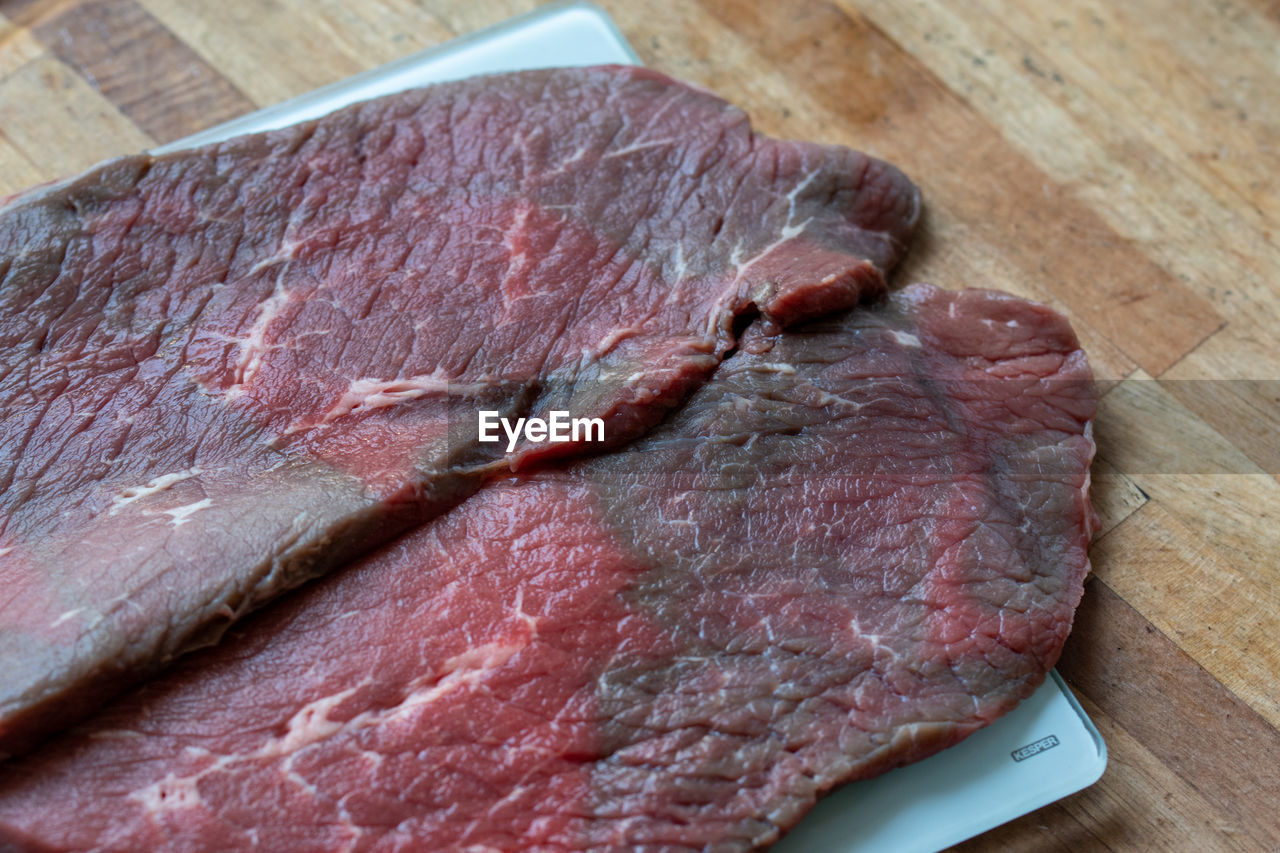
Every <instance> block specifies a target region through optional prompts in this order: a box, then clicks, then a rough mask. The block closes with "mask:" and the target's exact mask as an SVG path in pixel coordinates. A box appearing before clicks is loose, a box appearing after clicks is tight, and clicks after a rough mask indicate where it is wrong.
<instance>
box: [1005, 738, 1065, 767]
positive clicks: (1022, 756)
mask: <svg viewBox="0 0 1280 853" xmlns="http://www.w3.org/2000/svg"><path fill="white" fill-rule="evenodd" d="M1059 743H1061V741H1059V740H1058V736H1057V735H1049V736H1048V737H1042V738H1040V740H1038V741H1036V742H1035V743H1029V744H1027V745H1026V746H1024V747H1020V748H1019V749H1015V750H1014V751H1013V752H1011V753H1009V754H1010V755H1012V756H1013V760H1014V761H1026V760H1027V759H1028V758H1030V757H1031V756H1033V755H1039V754H1040V753H1042V752H1044V751H1045V750H1047V749H1053V748H1054V747H1055V746H1057V745H1058V744H1059Z"/></svg>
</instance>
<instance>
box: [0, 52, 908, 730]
mask: <svg viewBox="0 0 1280 853" xmlns="http://www.w3.org/2000/svg"><path fill="white" fill-rule="evenodd" d="M917 211H918V197H917V193H916V190H915V188H914V187H913V186H912V185H911V184H910V182H908V181H907V180H906V179H905V178H904V177H903V176H902V175H901V174H900V173H899V172H898V171H896V170H895V169H893V168H892V167H890V166H887V165H885V164H884V163H880V162H878V161H875V160H872V159H870V158H868V157H866V156H864V155H861V154H857V153H855V152H852V151H849V150H846V149H843V148H837V147H823V146H817V145H809V144H802V143H793V142H779V141H776V140H773V139H769V138H766V137H762V136H759V135H756V134H754V133H753V132H752V131H751V129H750V126H749V123H748V121H747V118H746V116H745V115H744V114H743V113H742V112H740V111H739V110H737V109H736V108H734V107H732V106H730V105H729V104H726V103H725V102H723V101H721V100H719V99H717V98H715V97H713V96H711V95H709V94H707V93H705V92H702V91H698V90H694V89H691V88H689V87H687V86H685V85H682V84H680V83H677V82H675V81H672V80H670V79H669V78H666V77H664V76H662V75H660V74H657V73H655V72H651V71H646V70H642V69H635V68H599V69H576V70H557V71H538V72H523V73H518V74H512V75H505V76H496V77H489V78H480V79H474V80H469V81H464V82H459V83H450V84H445V85H440V86H436V87H432V88H429V89H425V90H422V91H418V92H414V93H409V94H405V95H398V96H393V97H389V98H386V99H382V100H378V101H373V102H369V103H366V104H363V105H357V106H354V107H351V108H348V109H346V110H343V111H341V112H338V113H336V114H334V115H332V116H330V117H327V118H324V119H321V120H319V121H316V122H312V123H308V124H304V125H300V126H297V127H292V128H287V129H284V130H280V131H275V132H272V133H268V134H265V135H260V136H252V137H245V138H241V139H237V140H233V141H230V142H227V143H224V144H219V145H214V146H210V147H206V148H201V149H197V150H193V151H188V152H182V153H177V154H172V155H167V156H164V157H160V158H154V159H153V158H150V157H146V156H138V157H130V158H125V159H122V160H117V161H114V162H111V163H107V164H105V165H102V166H100V167H98V168H96V169H94V170H93V171H92V172H90V173H88V174H86V175H83V176H81V177H79V178H76V179H74V180H71V181H69V182H65V183H62V184H59V185H57V186H53V187H48V188H43V189H36V190H32V191H29V192H27V193H25V194H23V195H21V196H19V197H17V198H15V199H11V200H10V201H9V202H8V203H7V204H4V205H3V206H0V418H2V419H3V426H2V427H0V589H2V590H3V592H2V593H0V672H2V673H3V674H4V676H3V678H0V755H3V753H5V752H16V751H21V750H24V749H26V748H29V746H30V745H31V743H32V742H33V740H34V739H35V738H36V737H37V736H38V735H40V734H41V733H42V732H44V731H48V730H50V729H53V728H56V727H58V726H59V725H63V724H65V723H66V722H67V721H69V720H72V719H75V718H76V717H78V716H80V715H82V714H83V713H85V712H87V711H88V710H91V709H93V708H95V707H97V706H99V705H100V701H101V698H102V696H103V695H104V694H106V693H108V692H111V691H113V690H115V689H117V688H118V686H119V685H120V684H121V683H122V682H125V681H127V680H128V679H130V678H134V677H137V676H138V675H141V674H144V673H146V672H148V671H151V670H154V669H155V668H157V667H158V666H159V665H161V664H163V663H164V662H166V661H167V660H169V659H170V658H172V657H173V656H174V655H176V654H179V653H180V652H182V651H184V650H185V649H188V648H190V647H193V646H195V645H199V644H203V643H207V642H210V641H212V640H213V639H215V638H216V637H217V636H218V635H219V634H220V633H221V631H222V630H223V629H225V627H226V626H227V625H228V624H229V623H230V622H231V621H233V620H234V619H236V618H238V617H239V616H240V615H241V614H243V613H244V612H246V611H247V610H249V609H251V608H253V607H255V606H256V605H258V604H260V603H261V602H263V601H265V600H266V599H268V598H270V597H272V596H274V595H276V594H277V593H278V592H280V591H282V590H284V589H287V588H289V587H292V586H295V585H297V584H298V583H300V582H301V581H303V580H305V579H307V578H308V577H311V576H314V575H317V574H320V573H322V572H324V571H326V570H328V569H329V568H331V567H333V566H336V565H339V564H342V563H344V562H346V561H348V560H349V559H351V558H352V557H353V556H354V555H356V554H358V553H361V552H363V551H366V550H368V549H370V548H371V547H373V546H375V545H377V544H380V543H382V542H385V541H387V540H389V539H390V538H392V537H393V536H395V535H396V534H398V533H399V532H402V531H403V530H405V529H407V528H408V527H410V526H411V525H414V524H416V523H419V522H421V521H422V520H424V519H426V518H430V517H432V516H434V515H435V514H438V513H439V512H440V511H442V510H443V509H445V508H447V507H449V506H452V505H454V504H456V503H457V502H458V501H459V500H460V499H462V498H463V497H465V496H466V495H467V494H469V493H470V492H472V491H474V490H475V489H476V488H477V487H478V485H479V483H480V481H481V480H482V479H483V477H484V476H485V475H486V473H487V472H491V471H492V470H494V469H495V468H498V467H502V468H504V469H505V466H506V465H507V464H511V465H513V466H517V465H527V464H529V463H530V461H531V460H532V459H533V458H534V457H536V456H539V455H544V454H545V453H547V452H549V451H550V450H552V449H554V450H555V451H556V452H560V453H563V452H566V449H567V447H568V446H567V445H545V444H543V445H536V446H535V445H527V446H525V447H523V448H521V449H518V450H517V451H516V453H515V455H514V457H513V458H512V459H503V458H502V455H503V454H502V449H501V445H500V444H481V443H478V442H477V440H476V439H477V432H476V410H477V409H478V408H484V409H492V410H494V411H498V412H501V413H502V414H504V415H514V414H529V413H535V414H536V413H544V414H545V413H547V412H549V411H551V410H564V411H568V412H570V413H571V414H572V415H573V416H575V417H599V418H601V419H603V421H604V422H605V424H606V428H605V434H606V437H607V438H608V439H609V440H610V441H611V442H613V443H618V442H621V441H623V440H625V439H627V438H629V437H633V436H635V435H636V434H639V433H641V432H643V431H644V429H646V428H647V427H648V426H650V425H652V424H653V423H654V422H655V421H657V420H658V419H659V418H660V417H661V415H662V412H663V411H664V410H666V409H667V408H669V407H670V406H671V405H672V404H673V403H674V402H676V401H677V400H679V399H681V398H682V397H683V396H685V395H686V394H687V393H688V392H689V390H691V389H692V388H694V387H696V386H697V385H698V384H699V383H701V382H702V381H704V380H705V378H706V376H707V375H708V374H709V373H710V372H711V371H712V370H713V369H714V367H715V365H716V364H717V363H718V361H719V360H720V358H721V357H722V356H723V354H724V353H725V352H726V351H727V350H728V349H729V348H730V347H731V346H732V344H733V327H734V318H735V317H736V316H738V315H741V314H743V312H746V311H748V310H749V309H751V308H752V307H754V308H756V309H758V310H759V311H760V312H761V313H762V314H763V315H764V317H765V318H767V320H768V321H771V322H773V323H776V324H778V325H783V326H785V325H787V324H789V323H792V322H794V321H797V320H802V319H806V318H808V317H811V316H815V315H818V314H821V313H824V312H827V311H831V310H834V309H840V308H844V307H847V306H849V305H851V304H853V303H854V302H856V301H857V300H858V299H859V298H861V297H862V296H864V295H866V294H868V293H875V292H877V291H879V290H881V289H882V288H883V287H884V283H883V279H882V271H884V270H886V269H888V268H889V267H890V266H892V265H893V263H894V262H895V261H896V259H897V258H898V256H899V254H900V253H901V251H902V249H903V247H904V243H905V241H906V239H907V238H908V236H909V234H910V232H911V229H912V227H913V225H914V223H915V220H916V217H917ZM580 444H581V442H580ZM579 449H581V448H579Z"/></svg>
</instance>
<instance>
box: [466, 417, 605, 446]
mask: <svg viewBox="0 0 1280 853" xmlns="http://www.w3.org/2000/svg"><path fill="white" fill-rule="evenodd" d="M479 416H480V417H479V424H478V425H477V430H476V432H477V435H478V436H479V438H480V440H481V441H501V440H502V436H501V435H499V434H498V428H499V427H501V428H502V432H504V433H506V436H507V452H508V453H510V452H511V451H513V450H515V449H516V445H518V444H519V443H520V439H521V438H523V439H524V440H525V441H530V442H533V443H534V444H541V443H542V442H544V441H551V442H560V441H604V421H603V420H602V419H601V418H571V417H569V413H568V412H558V411H554V410H553V411H552V412H551V414H550V417H548V418H547V419H546V420H543V419H542V418H517V419H516V422H515V423H514V424H512V423H511V420H510V419H509V418H501V417H498V413H497V412H493V411H485V410H481V411H480V412H479Z"/></svg>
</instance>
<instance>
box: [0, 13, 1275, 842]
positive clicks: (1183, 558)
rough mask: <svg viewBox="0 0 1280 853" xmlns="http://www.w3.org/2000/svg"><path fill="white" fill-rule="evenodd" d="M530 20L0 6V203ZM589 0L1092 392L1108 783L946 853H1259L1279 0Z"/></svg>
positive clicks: (1269, 603) (1084, 643)
mask: <svg viewBox="0 0 1280 853" xmlns="http://www.w3.org/2000/svg"><path fill="white" fill-rule="evenodd" d="M534 5H536V3H535V2H532V0H483V2H465V0H458V2H447V0H232V1H231V2H216V3H215V2H207V0H43V2H42V1H41V0H0V195H3V194H5V193H8V192H11V191H15V190H18V189H21V188H23V187H25V186H27V185H29V184H32V183H35V182H37V181H43V180H47V179H52V178H56V177H59V176H63V175H66V174H68V173H71V172H75V171H77V170H79V169H81V168H83V167H86V166H88V165H90V164H92V163H94V162H96V161H98V160H100V159H102V158H105V157H108V156H112V155H116V154H122V153H126V152H132V151H135V150H139V149H143V148H147V147H150V146H152V145H153V144H155V143H156V142H163V141H166V140H171V139H175V138H178V137H181V136H184V135H186V134H188V133H191V132H193V131H195V130H198V129H201V128H203V127H207V126H209V125H211V124H215V123H217V122H220V121H223V120H225V119H228V118H230V117H233V116H235V115H238V114H241V113H244V112H246V111H249V110H252V109H254V108H256V107H259V106H263V105H267V104H272V103H275V102H277V101H280V100H282V99H284V98H288V97H290V96H293V95H296V94H298V93H301V92H304V91H307V90H309V89H312V88H315V87H316V86H319V85H322V84H324V83H328V82H331V81H333V80H337V79H339V78H342V77H345V76H348V75H350V74H352V73H355V72H357V71H361V70H363V69H366V68H370V67H373V66H376V65H379V64H381V63H383V62H386V61H388V60H391V59H394V58H396V57H398V56H401V55H403V54H405V53H408V52H410V51H413V50H416V49H419V48H422V47H426V46H429V45H432V44H436V43H438V42H440V41H443V40H445V39H448V38H450V37H452V36H454V35H457V34H460V33H465V32H469V31H472V30H475V29H477V28H480V27H483V26H486V25H488V24H491V23H494V22H497V21H499V20H502V19H504V18H506V17H509V16H511V15H513V14H516V13H519V12H522V11H525V10H527V9H528V8H530V7H532V6H534ZM604 6H605V7H606V8H607V9H608V11H609V12H610V14H612V15H613V17H614V19H615V20H616V21H617V23H618V24H619V26H620V27H621V29H622V30H623V32H624V33H625V35H626V36H627V38H628V39H629V40H630V42H631V43H632V45H634V47H635V48H636V50H637V51H638V52H639V54H640V56H641V57H642V59H643V60H644V62H645V63H647V64H648V65H651V66H653V67H655V68H659V69H662V70H665V71H667V72H670V73H672V74H675V75H677V76H680V77H683V78H685V79H688V80H691V81H694V82H696V83H699V84H702V85H704V86H707V87H710V88H712V89H714V90H716V91H718V92H720V93H721V94H723V95H724V96H726V97H728V98H729V99H731V100H733V101H735V102H737V103H738V104H740V105H742V106H743V107H745V108H746V109H747V110H748V111H749V112H750V113H751V114H752V116H753V117H754V119H755V121H756V124H757V126H758V127H760V128H761V129H762V130H765V131H767V132H769V133H773V134H778V135H784V136H790V137H799V138H806V139H814V140H820V141H826V142H839V143H847V144H850V145H853V146H856V147H859V148H863V149H866V150H868V151H870V152H872V153H874V154H877V155H879V156H882V157H885V158H888V159H890V160H892V161H894V162H896V163H898V164H899V165H901V166H902V167H903V168H904V169H905V170H906V171H907V172H908V173H909V174H910V175H911V176H912V177H913V178H914V179H915V180H916V181H917V182H918V183H919V184H920V185H921V187H922V188H923V190H924V193H925V197H926V199H927V203H928V211H927V218H926V227H925V228H924V231H923V234H922V235H921V237H920V239H919V240H918V241H917V243H916V246H915V248H914V250H913V253H912V255H911V256H910V258H909V261H908V263H907V265H906V268H905V269H904V270H903V271H902V273H901V274H900V276H899V281H906V280H909V279H922V280H928V281H932V282H934V283H937V284H940V285H943V286H947V287H961V286H989V287H999V288H1004V289H1007V290H1010V291H1013V292H1015V293H1020V294H1024V295H1027V296H1031V297H1034V298H1037V299H1041V300H1045V301H1047V302H1050V303H1052V304H1053V305H1056V306H1058V307H1059V308H1061V309H1062V310H1064V311H1065V312H1066V313H1067V314H1068V315H1070V317H1071V319H1072V321H1073V322H1074V323H1075V325H1076V328H1077V330H1078V331H1079V333H1080V335H1081V337H1082V339H1083V340H1084V342H1085V345H1086V347H1087V349H1088V351H1089V353H1090V356H1091V357H1092V360H1093V364H1094V367H1095V369H1096V371H1097V373H1098V375H1099V376H1100V377H1101V378H1102V379H1103V380H1104V388H1105V389H1106V393H1105V396H1104V398H1103V405H1102V412H1101V415H1100V417H1099V420H1098V424H1097V434H1098V439H1099V454H1100V459H1099V461H1098V463H1097V466H1096V468H1095V483H1096V489H1095V495H1096V502H1097V505H1098V508H1099V511H1100V514H1101V515H1102V518H1103V521H1104V525H1103V531H1102V533H1101V534H1100V536H1099V538H1098V540H1097V542H1096V544H1095V546H1094V549H1093V557H1094V576H1093V578H1092V580H1090V581H1089V584H1088V588H1087V593H1086V598H1085V601H1084V604H1083V605H1082V607H1081V610H1080V613H1079V616H1078V618H1077V627H1076V630H1075V633H1074V634H1073V637H1072V640H1071V641H1070V643H1069V645H1068V648H1067V650H1066V653H1065V654H1064V656H1063V660H1062V663H1061V666H1060V669H1061V671H1062V672H1063V673H1064V674H1065V676H1066V677H1067V679H1068V680H1069V681H1070V682H1071V684H1072V686H1073V687H1074V688H1075V690H1076V691H1077V694H1078V695H1079V696H1080V698H1081V701H1082V702H1083V703H1084V705H1085V707H1086V708H1087V709H1088V711H1089V713H1090V714H1091V715H1092V717H1093V718H1094V720H1095V721H1096V722H1097V724H1098V727H1099V728H1100V729H1101V730H1102V732H1103V735H1104V736H1105V738H1106V740H1107V743H1108V745H1109V747H1110V750H1111V764H1110V766H1109V768H1108V770H1107V772H1106V775H1105V776H1104V777H1103V779H1102V781H1101V782H1099V783H1098V784H1096V785H1094V786H1093V787H1092V788H1089V789H1088V790H1086V791H1084V792H1082V793H1080V794H1077V795H1075V796H1073V797H1069V798H1068V799H1066V800H1064V801H1062V802H1060V803H1058V804H1055V805H1053V806H1050V807H1048V808H1045V809H1042V810H1041V811H1039V812H1036V813H1035V814H1032V815H1028V816H1027V817H1025V818H1023V819H1021V820H1018V821H1015V822H1013V823H1012V824H1009V825H1007V826H1005V827H1002V828H1000V829H998V830H996V831H994V832H992V833H988V834H987V835H986V836H983V837H982V838H979V839H976V840H974V841H972V842H969V843H968V844H966V845H964V849H967V850H1006V849H1014V850H1018V849H1022V850H1035V851H1039V850H1061V851H1080V850H1094V849H1098V850H1102V849H1106V850H1154V849H1161V850H1195V851H1207V850H1272V851H1274V850H1278V849H1280V733H1278V732H1277V726H1280V684H1278V682H1280V642H1278V641H1277V636H1280V558H1278V557H1277V554H1278V553H1280V486H1278V485H1277V482H1276V478H1275V476H1274V475H1275V474H1276V472H1277V471H1280V434H1278V429H1277V428H1278V426H1280V352H1278V351H1277V350H1278V349H1280V348H1278V347H1277V342H1278V341H1280V333H1278V330H1280V230H1278V229H1280V192H1277V190H1278V189H1280V187H1278V184H1277V180H1278V179H1277V176H1280V4H1277V3H1276V2H1275V0H1218V2H1214V3H1203V2H1190V0H1188V2H1185V3H1174V2H1163V3H1162V2H1158V0H1130V2H1126V3H1122V4H1120V3H1109V2H1105V0H1066V2H1059V3H1039V2H1033V0H1025V2H1016V0H971V2H960V0H953V2H945V0H912V2H896V3H891V2H874V0H833V2H807V0H806V1H805V2H760V3H755V2H750V0H698V2H679V0H655V2H651V3H641V2H622V0H611V2H610V1H609V0H607V1H606V2H605V3H604ZM1153 380H1158V381H1153ZM1249 380H1256V381H1249Z"/></svg>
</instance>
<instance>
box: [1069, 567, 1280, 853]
mask: <svg viewBox="0 0 1280 853" xmlns="http://www.w3.org/2000/svg"><path fill="white" fill-rule="evenodd" d="M1058 670H1059V671H1060V672H1061V673H1062V674H1063V676H1064V677H1065V678H1066V679H1067V680H1068V681H1069V682H1070V683H1071V685H1072V687H1074V688H1075V689H1076V690H1078V691H1080V692H1082V693H1084V694H1085V695H1086V696H1088V697H1089V698H1090V699H1091V700H1092V701H1093V702H1094V703H1095V704H1096V705H1097V706H1098V707H1099V708H1100V709H1101V710H1102V711H1103V712H1104V713H1106V714H1107V716H1108V717H1110V718H1111V719H1112V720H1113V721H1114V722H1115V723H1116V724H1117V725H1120V726H1123V727H1124V729H1125V731H1126V732H1128V733H1129V734H1130V735H1131V736H1133V737H1135V738H1137V739H1138V740H1139V741H1140V742H1141V743H1142V745H1143V746H1144V747H1145V748H1146V749H1147V750H1149V751H1150V752H1151V754H1152V755H1153V756H1155V757H1156V758H1158V759H1159V760H1160V761H1161V762H1162V763H1164V764H1165V765H1166V766H1167V767H1169V768H1170V769H1171V770H1173V771H1174V772H1175V773H1177V774H1178V776H1179V777H1180V778H1181V779H1182V780H1183V781H1184V782H1186V783H1187V785H1189V786H1190V787H1192V788H1194V789H1195V790H1196V791H1197V792H1198V793H1199V795H1200V796H1201V797H1202V798H1203V799H1204V800H1205V801H1206V802H1207V803H1209V804H1210V805H1212V806H1213V808H1214V809H1216V810H1217V811H1218V812H1219V813H1220V814H1222V815H1224V816H1226V817H1227V818H1229V820H1230V823H1231V825H1232V827H1233V829H1235V831H1237V832H1240V833H1244V834H1247V835H1248V836H1249V837H1251V838H1252V839H1253V840H1254V841H1255V842H1256V843H1257V844H1258V845H1259V848H1260V849H1265V850H1276V849H1280V820H1277V819H1276V811H1275V809H1274V806H1275V803H1274V802H1271V803H1268V794H1275V793H1276V792H1280V732H1277V731H1276V730H1275V729H1274V728H1272V727H1271V726H1270V725H1269V724H1268V723H1267V721H1266V720H1264V719H1263V718H1262V717H1261V716H1259V715H1258V714H1257V713H1256V712H1255V711H1253V710H1252V709H1251V708H1249V706H1248V705H1246V704H1245V703H1244V702H1242V701H1241V700H1240V699H1239V698H1238V697H1237V696H1235V695H1233V694H1232V693H1231V692H1230V691H1228V690H1227V689H1226V688H1224V687H1223V686H1222V685H1221V684H1220V683H1219V682H1218V681H1217V680H1216V679H1214V677H1213V676H1212V675H1210V674H1209V673H1208V672H1207V671H1205V669H1204V668H1203V667H1201V666H1200V665H1199V664H1197V663H1196V662H1195V661H1194V660H1192V659H1191V657H1190V656H1188V655H1187V654H1186V653H1185V652H1183V651H1182V650H1181V649H1179V648H1178V647H1177V645H1175V644H1174V643H1173V642H1172V641H1171V640H1169V638H1168V637H1166V636H1165V635H1164V634H1162V633H1160V632H1159V631H1158V630H1156V628H1155V627H1154V626H1153V625H1152V624H1151V623H1150V622H1148V621H1147V620H1146V619H1144V618H1143V617H1142V614H1140V613H1138V611H1136V610H1135V609H1133V608H1132V607H1130V606H1129V605H1128V604H1127V603H1125V601H1124V600H1123V599H1121V598H1120V597H1119V596H1118V595H1116V593H1115V592H1114V591H1113V590H1111V589H1110V588H1109V587H1108V586H1107V585H1106V584H1105V583H1103V582H1102V581H1100V580H1098V579H1096V578H1095V579H1093V580H1091V581H1090V582H1089V584H1088V586H1087V588H1086V593H1085V598H1084V601H1083V602H1082V603H1081V606H1080V609H1079V611H1078V612H1077V613H1076V621H1075V626H1074V628H1073V629H1072V635H1071V638H1070V639H1069V640H1068V641H1067V647H1066V649H1065V650H1064V651H1063V655H1062V660H1061V661H1060V662H1059V664H1058Z"/></svg>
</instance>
